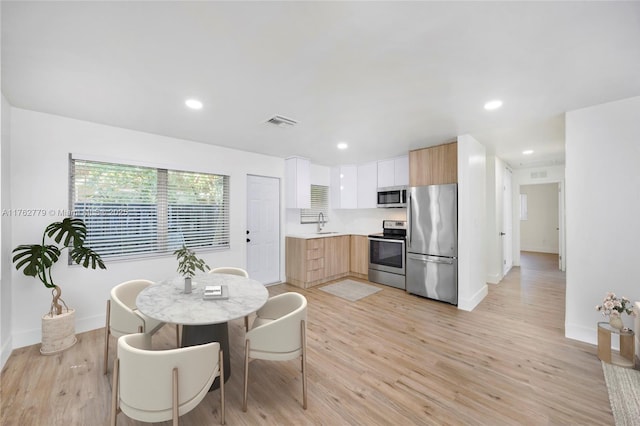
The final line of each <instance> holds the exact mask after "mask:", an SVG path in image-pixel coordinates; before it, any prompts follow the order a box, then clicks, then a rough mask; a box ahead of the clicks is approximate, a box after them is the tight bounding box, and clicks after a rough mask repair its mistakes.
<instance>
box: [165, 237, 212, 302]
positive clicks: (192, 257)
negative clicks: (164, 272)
mask: <svg viewBox="0 0 640 426" xmlns="http://www.w3.org/2000/svg"><path fill="white" fill-rule="evenodd" d="M173 254H175V255H176V258H177V259H178V272H179V273H180V275H182V276H183V277H184V292H185V293H191V278H193V276H194V275H195V274H196V270H197V269H199V270H201V271H202V272H205V270H209V269H211V268H209V265H207V264H206V263H205V261H204V260H202V259H200V258H198V256H196V254H195V253H194V252H193V250H191V249H189V248H188V247H187V246H186V245H184V244H183V245H182V247H181V248H179V249H178V250H176V251H174V252H173Z"/></svg>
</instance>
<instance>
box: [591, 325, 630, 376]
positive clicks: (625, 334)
mask: <svg viewBox="0 0 640 426" xmlns="http://www.w3.org/2000/svg"><path fill="white" fill-rule="evenodd" d="M612 333H613V334H618V335H620V352H618V351H613V353H612V351H611V334H612ZM634 335H635V333H634V332H633V330H618V329H617V328H613V327H611V326H610V325H609V323H608V322H599V323H598V358H600V360H602V361H604V362H608V363H609V364H615V365H619V366H620V367H633V357H634V355H635V353H634V352H635V347H634V344H633V336H634Z"/></svg>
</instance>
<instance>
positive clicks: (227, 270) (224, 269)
mask: <svg viewBox="0 0 640 426" xmlns="http://www.w3.org/2000/svg"><path fill="white" fill-rule="evenodd" d="M209 273H210V274H229V275H238V276H240V277H245V278H249V273H248V272H247V271H245V270H244V269H242V268H235V267H233V266H221V267H219V268H213V269H212V270H210V271H209ZM244 329H245V330H246V331H248V330H249V316H246V317H244Z"/></svg>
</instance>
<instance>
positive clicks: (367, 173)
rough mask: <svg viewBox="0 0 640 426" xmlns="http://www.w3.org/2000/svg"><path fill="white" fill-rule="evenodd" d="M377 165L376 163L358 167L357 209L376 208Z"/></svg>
mask: <svg viewBox="0 0 640 426" xmlns="http://www.w3.org/2000/svg"><path fill="white" fill-rule="evenodd" d="M377 175H378V164H377V163H376V162H373V163H367V164H362V165H360V166H358V208H359V209H371V208H375V207H377V202H378V186H377Z"/></svg>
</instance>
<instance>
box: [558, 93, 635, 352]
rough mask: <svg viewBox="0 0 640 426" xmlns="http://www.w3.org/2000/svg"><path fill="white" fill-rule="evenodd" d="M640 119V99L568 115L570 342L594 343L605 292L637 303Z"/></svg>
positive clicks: (567, 324)
mask: <svg viewBox="0 0 640 426" xmlns="http://www.w3.org/2000/svg"><path fill="white" fill-rule="evenodd" d="M639 118H640V97H634V98H630V99H625V100H621V101H617V102H611V103H607V104H603V105H597V106H594V107H590V108H585V109H581V110H576V111H571V112H568V113H567V114H566V158H567V161H566V163H567V164H566V222H567V233H566V235H567V301H566V317H565V335H566V336H567V337H569V338H573V339H577V340H582V341H585V342H590V343H595V342H596V340H597V339H596V336H597V332H596V330H597V326H596V323H597V322H598V321H602V320H603V317H602V315H601V314H599V313H598V312H596V311H595V309H594V306H595V305H596V304H600V303H602V298H603V297H604V295H605V294H606V293H607V292H608V291H613V292H615V293H616V294H618V295H619V296H626V297H629V298H630V299H631V300H640V269H639V268H638V265H637V264H638V244H639V237H640V173H639V172H638V165H639V164H640V120H639ZM623 320H624V323H625V325H626V326H627V327H632V326H633V322H632V319H631V318H629V316H628V315H623ZM637 332H638V330H636V333H637Z"/></svg>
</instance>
